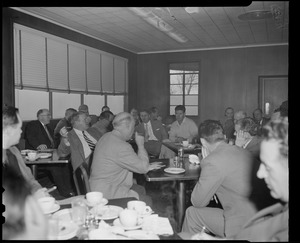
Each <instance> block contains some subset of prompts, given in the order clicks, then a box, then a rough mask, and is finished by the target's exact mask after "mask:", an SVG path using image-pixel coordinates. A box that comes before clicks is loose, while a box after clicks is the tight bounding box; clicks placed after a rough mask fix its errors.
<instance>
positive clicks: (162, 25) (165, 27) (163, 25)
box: [129, 8, 188, 43]
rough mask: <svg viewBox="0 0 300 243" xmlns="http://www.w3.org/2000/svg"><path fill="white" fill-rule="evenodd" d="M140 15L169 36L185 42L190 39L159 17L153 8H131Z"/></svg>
mask: <svg viewBox="0 0 300 243" xmlns="http://www.w3.org/2000/svg"><path fill="white" fill-rule="evenodd" d="M129 9H130V10H131V11H133V12H134V13H135V14H137V15H138V16H140V17H142V18H143V19H144V20H146V21H147V22H148V23H149V24H151V25H153V26H154V27H156V28H157V29H159V30H160V31H162V32H164V33H165V34H167V35H168V36H170V37H172V38H173V39H174V40H176V41H178V42H181V43H184V42H187V41H188V39H187V38H186V37H185V36H183V35H182V34H180V33H178V32H177V31H176V30H175V29H174V28H173V27H172V26H171V25H169V24H168V23H167V22H165V21H164V20H163V19H162V18H160V17H158V16H157V15H156V14H154V13H153V12H152V11H151V10H145V9H144V8H129Z"/></svg>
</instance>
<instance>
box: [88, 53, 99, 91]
mask: <svg viewBox="0 0 300 243" xmlns="http://www.w3.org/2000/svg"><path fill="white" fill-rule="evenodd" d="M86 61H87V65H86V66H87V90H88V91H89V92H100V91H102V90H101V73H100V65H101V63H100V54H98V53H93V52H91V51H87V52H86Z"/></svg>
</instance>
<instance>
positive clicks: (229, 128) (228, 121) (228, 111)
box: [223, 107, 234, 142]
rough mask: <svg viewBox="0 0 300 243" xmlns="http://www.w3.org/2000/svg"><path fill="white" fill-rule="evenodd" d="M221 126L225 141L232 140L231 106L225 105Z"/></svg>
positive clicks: (232, 116)
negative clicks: (223, 119)
mask: <svg viewBox="0 0 300 243" xmlns="http://www.w3.org/2000/svg"><path fill="white" fill-rule="evenodd" d="M223 128H224V134H225V136H226V140H227V142H231V141H232V140H234V110H233V108H232V107H227V108H226V109H225V121H224V123H223Z"/></svg>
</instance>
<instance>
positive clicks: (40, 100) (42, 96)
mask: <svg viewBox="0 0 300 243" xmlns="http://www.w3.org/2000/svg"><path fill="white" fill-rule="evenodd" d="M15 106H16V107H17V108H19V112H20V116H21V118H22V120H24V121H28V120H36V119H37V117H36V113H37V111H38V110H39V109H43V108H45V109H49V93H48V92H46V91H33V90H19V89H15ZM64 114H65V112H64V113H63V115H62V117H64Z"/></svg>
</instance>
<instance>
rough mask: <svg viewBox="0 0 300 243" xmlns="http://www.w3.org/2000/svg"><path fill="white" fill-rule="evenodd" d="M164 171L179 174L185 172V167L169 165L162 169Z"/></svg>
mask: <svg viewBox="0 0 300 243" xmlns="http://www.w3.org/2000/svg"><path fill="white" fill-rule="evenodd" d="M164 171H165V172H167V173H170V174H181V173H184V172H185V169H183V168H175V167H169V168H165V169H164Z"/></svg>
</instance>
